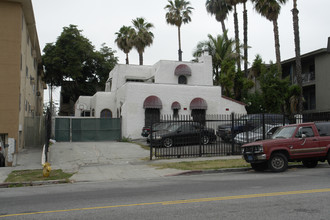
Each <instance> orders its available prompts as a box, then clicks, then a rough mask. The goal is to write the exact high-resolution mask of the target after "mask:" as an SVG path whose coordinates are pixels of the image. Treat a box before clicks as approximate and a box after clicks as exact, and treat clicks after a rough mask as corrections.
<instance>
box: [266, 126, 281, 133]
mask: <svg viewBox="0 0 330 220" xmlns="http://www.w3.org/2000/svg"><path fill="white" fill-rule="evenodd" d="M278 128H279V127H273V128H271V129H270V130H269V131H268V133H272V134H274V133H275V131H276V130H277V129H278Z"/></svg>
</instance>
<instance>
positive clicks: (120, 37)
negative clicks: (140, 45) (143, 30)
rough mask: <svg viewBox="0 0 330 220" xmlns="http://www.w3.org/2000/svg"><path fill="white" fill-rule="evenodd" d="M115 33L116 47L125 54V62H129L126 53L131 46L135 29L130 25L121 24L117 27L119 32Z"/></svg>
mask: <svg viewBox="0 0 330 220" xmlns="http://www.w3.org/2000/svg"><path fill="white" fill-rule="evenodd" d="M115 34H116V35H117V38H116V40H115V42H116V43H117V46H118V48H119V49H120V50H122V51H124V53H125V54H126V64H129V60H128V53H129V52H130V51H131V50H132V48H133V38H134V35H135V31H134V29H133V28H132V27H130V26H122V27H121V28H120V29H119V32H116V33H115Z"/></svg>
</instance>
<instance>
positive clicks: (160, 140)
mask: <svg viewBox="0 0 330 220" xmlns="http://www.w3.org/2000/svg"><path fill="white" fill-rule="evenodd" d="M148 139H150V140H149V141H150V143H151V144H152V145H153V146H158V147H162V146H163V147H172V146H176V145H188V144H203V145H206V144H208V143H210V142H214V141H215V140H216V135H215V132H214V129H211V128H205V127H204V126H202V125H201V124H199V123H196V122H184V123H174V124H171V126H169V127H168V128H167V129H166V130H162V131H157V132H154V133H153V134H152V135H149V137H148Z"/></svg>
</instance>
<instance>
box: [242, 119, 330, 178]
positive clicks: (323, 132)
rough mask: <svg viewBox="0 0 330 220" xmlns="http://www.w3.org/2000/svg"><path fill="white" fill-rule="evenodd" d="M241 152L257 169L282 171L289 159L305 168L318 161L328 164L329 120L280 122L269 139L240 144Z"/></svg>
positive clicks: (314, 164)
mask: <svg viewBox="0 0 330 220" xmlns="http://www.w3.org/2000/svg"><path fill="white" fill-rule="evenodd" d="M242 153H243V158H244V159H245V160H246V162H248V163H251V166H252V168H253V169H254V170H256V171H260V170H265V169H267V168H270V169H271V170H272V171H274V172H282V171H285V170H286V169H287V167H288V162H292V161H302V163H303V165H304V166H306V167H308V168H313V167H316V166H317V164H318V161H322V162H324V161H325V160H327V161H328V163H329V164H330V122H315V123H314V122H311V123H302V124H295V125H287V126H283V127H281V128H279V129H278V130H277V131H276V132H275V134H274V135H273V137H272V139H270V140H263V141H257V142H252V143H249V144H245V145H243V146H242Z"/></svg>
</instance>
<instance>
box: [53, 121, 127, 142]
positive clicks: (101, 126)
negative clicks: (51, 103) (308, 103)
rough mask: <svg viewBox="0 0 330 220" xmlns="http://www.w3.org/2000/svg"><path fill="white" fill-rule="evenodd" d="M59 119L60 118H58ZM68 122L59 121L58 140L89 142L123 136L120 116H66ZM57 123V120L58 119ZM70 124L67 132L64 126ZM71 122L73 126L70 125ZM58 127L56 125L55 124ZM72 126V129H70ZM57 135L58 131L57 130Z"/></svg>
mask: <svg viewBox="0 0 330 220" xmlns="http://www.w3.org/2000/svg"><path fill="white" fill-rule="evenodd" d="M57 119H58V118H57ZM66 119H67V120H68V122H63V121H59V123H60V125H59V126H58V128H60V129H59V130H58V132H57V133H58V134H59V137H57V136H56V141H70V132H71V141H73V142H88V141H113V140H120V138H121V121H120V118H66ZM56 123H57V120H56ZM67 123H68V125H69V129H68V131H69V132H68V133H69V135H68V136H69V138H67V137H66V136H67V132H65V131H64V130H65V129H64V128H67V127H66V125H67ZM70 124H71V126H70ZM55 127H56V126H55ZM70 127H71V129H70ZM55 135H56V132H55Z"/></svg>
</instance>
